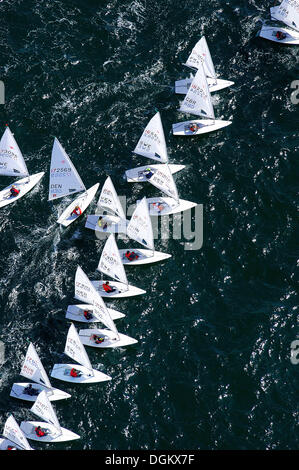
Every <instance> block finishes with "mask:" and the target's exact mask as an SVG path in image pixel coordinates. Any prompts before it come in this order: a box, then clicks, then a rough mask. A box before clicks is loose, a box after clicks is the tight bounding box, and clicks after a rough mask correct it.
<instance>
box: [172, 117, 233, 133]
mask: <svg viewBox="0 0 299 470" xmlns="http://www.w3.org/2000/svg"><path fill="white" fill-rule="evenodd" d="M193 123H195V124H197V125H198V126H199V128H198V129H197V130H196V131H195V132H192V131H191V130H190V129H189V124H193ZM231 123H232V122H231V121H222V120H221V119H218V120H215V121H213V120H212V119H193V120H192V121H184V122H177V123H176V124H172V133H173V135H185V136H191V135H201V134H206V133H208V132H214V131H218V130H219V129H223V127H226V126H229V125H230V124H231Z"/></svg>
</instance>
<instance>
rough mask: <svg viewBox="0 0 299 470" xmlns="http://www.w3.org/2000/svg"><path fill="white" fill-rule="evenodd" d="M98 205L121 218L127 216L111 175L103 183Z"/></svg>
mask: <svg viewBox="0 0 299 470" xmlns="http://www.w3.org/2000/svg"><path fill="white" fill-rule="evenodd" d="M98 207H100V208H103V209H107V210H109V211H112V212H114V213H115V214H116V215H118V216H119V217H120V218H121V219H125V218H126V216H125V214H124V211H123V208H122V205H121V203H120V200H119V198H118V195H117V193H116V191H115V188H114V185H113V183H112V180H111V178H110V176H108V177H107V179H106V181H105V183H104V185H103V188H102V191H101V194H100V197H99V200H98Z"/></svg>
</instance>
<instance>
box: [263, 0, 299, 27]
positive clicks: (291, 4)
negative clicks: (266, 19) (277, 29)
mask: <svg viewBox="0 0 299 470" xmlns="http://www.w3.org/2000/svg"><path fill="white" fill-rule="evenodd" d="M270 11H271V18H272V19H274V20H279V21H282V22H283V23H285V24H286V25H287V26H290V27H291V28H294V29H296V30H297V31H299V0H283V1H282V3H281V4H280V5H278V6H276V7H272V8H270Z"/></svg>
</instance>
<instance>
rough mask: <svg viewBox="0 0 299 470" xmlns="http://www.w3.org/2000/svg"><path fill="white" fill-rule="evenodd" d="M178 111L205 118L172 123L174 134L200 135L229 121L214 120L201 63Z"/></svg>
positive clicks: (228, 123) (220, 127)
mask: <svg viewBox="0 0 299 470" xmlns="http://www.w3.org/2000/svg"><path fill="white" fill-rule="evenodd" d="M180 111H182V112H184V113H189V114H195V115H196V116H203V117H205V118H206V119H200V120H192V121H185V122H178V123H176V124H172V133H173V134H174V135H185V136H190V135H201V134H205V133H207V132H212V131H216V130H219V129H222V128H223V127H226V126H229V125H230V124H231V121H223V120H221V119H218V120H215V114H214V108H213V104H212V100H211V94H210V91H209V87H208V82H207V78H206V75H205V72H204V69H203V65H202V64H201V63H199V64H198V71H197V72H196V75H195V77H194V79H193V80H192V84H191V86H190V88H189V90H188V93H187V95H186V96H185V99H184V101H183V102H182V104H181V107H180Z"/></svg>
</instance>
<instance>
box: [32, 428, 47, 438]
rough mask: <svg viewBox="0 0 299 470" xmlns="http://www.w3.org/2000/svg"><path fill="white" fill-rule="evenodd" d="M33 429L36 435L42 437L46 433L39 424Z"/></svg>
mask: <svg viewBox="0 0 299 470" xmlns="http://www.w3.org/2000/svg"><path fill="white" fill-rule="evenodd" d="M34 431H35V434H36V435H37V436H38V437H43V436H45V435H46V433H45V432H44V431H43V430H42V428H41V427H40V426H37V428H35V429H34Z"/></svg>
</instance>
